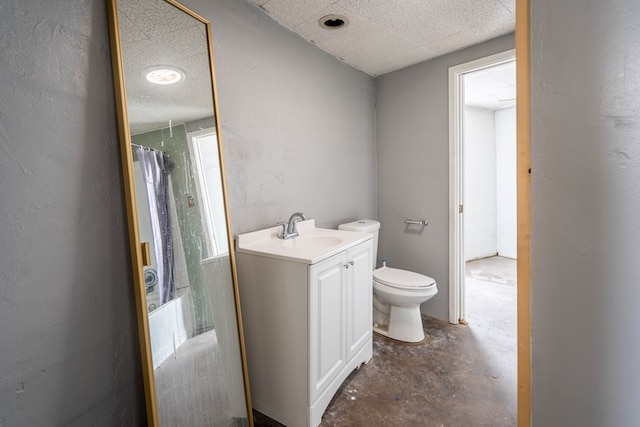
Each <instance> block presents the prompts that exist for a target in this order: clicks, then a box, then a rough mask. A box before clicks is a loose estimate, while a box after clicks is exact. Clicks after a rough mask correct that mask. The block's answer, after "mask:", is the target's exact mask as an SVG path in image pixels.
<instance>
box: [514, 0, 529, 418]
mask: <svg viewBox="0 0 640 427" xmlns="http://www.w3.org/2000/svg"><path fill="white" fill-rule="evenodd" d="M530 36H531V27H530V0H516V91H517V94H518V96H517V100H516V123H517V125H516V128H517V152H518V154H517V158H518V160H517V162H518V163H517V176H518V182H517V198H518V202H517V206H518V264H517V265H518V426H520V427H530V426H531V425H532V410H531V407H532V401H533V394H532V387H531V377H532V360H531V45H530V40H531V38H530Z"/></svg>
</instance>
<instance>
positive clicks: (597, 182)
mask: <svg viewBox="0 0 640 427" xmlns="http://www.w3.org/2000/svg"><path fill="white" fill-rule="evenodd" d="M531 6H532V8H531V34H532V40H531V49H532V55H531V57H532V64H531V73H532V171H533V172H532V177H531V179H532V181H531V206H532V224H531V231H532V241H531V269H532V278H531V279H532V301H531V304H532V321H533V421H534V425H535V426H560V425H562V426H581V427H590V426H593V427H596V426H626V425H637V424H638V420H639V419H640V405H638V396H640V364H639V363H638V361H639V360H640V339H638V325H640V310H638V304H639V301H640V269H639V268H638V256H639V254H640V221H639V220H640V163H639V162H640V78H639V74H638V73H639V70H640V27H639V26H638V22H639V21H640V3H639V2H638V1H637V0H620V1H617V2H608V3H606V4H604V3H599V2H587V3H585V2H583V1H579V0H569V1H562V2H558V1H553V0H537V1H534V2H531Z"/></svg>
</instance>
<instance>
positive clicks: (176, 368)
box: [107, 0, 253, 427]
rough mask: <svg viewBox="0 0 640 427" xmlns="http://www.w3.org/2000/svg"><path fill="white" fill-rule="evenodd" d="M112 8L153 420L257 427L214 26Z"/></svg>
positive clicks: (152, 0)
mask: <svg viewBox="0 0 640 427" xmlns="http://www.w3.org/2000/svg"><path fill="white" fill-rule="evenodd" d="M107 7H108V14H109V30H110V36H111V50H112V59H113V61H112V62H113V70H114V81H115V87H116V101H117V107H118V122H119V130H120V141H121V153H122V161H123V171H124V180H125V193H126V194H125V199H126V202H127V212H128V223H129V234H130V242H131V252H132V264H133V272H134V283H135V296H136V304H137V311H138V326H139V332H140V347H141V353H142V366H143V375H144V384H145V394H146V402H147V418H148V424H149V425H152V426H161V427H165V426H246V425H249V426H251V425H253V419H252V417H250V416H249V414H251V402H250V398H249V391H248V384H249V383H248V378H247V368H246V358H245V354H244V341H243V335H242V323H241V316H240V306H239V298H238V289H237V279H236V271H235V258H234V253H233V251H230V246H229V245H230V242H231V241H232V240H231V239H230V237H229V236H230V235H231V231H230V226H229V213H228V209H227V203H226V201H227V198H226V188H225V175H224V166H223V165H224V164H223V161H222V149H221V148H222V146H221V143H220V120H219V116H218V108H217V100H216V86H215V79H214V68H213V52H212V46H211V31H210V27H209V22H208V21H207V20H205V19H203V18H202V17H200V16H198V15H197V14H195V13H193V12H192V11H190V10H188V9H187V8H185V7H184V6H182V5H180V4H179V3H177V2H174V1H172V0H107Z"/></svg>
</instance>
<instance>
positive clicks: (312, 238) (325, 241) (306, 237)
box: [279, 233, 345, 249]
mask: <svg viewBox="0 0 640 427" xmlns="http://www.w3.org/2000/svg"><path fill="white" fill-rule="evenodd" d="M279 240H281V241H282V245H283V246H284V247H285V248H292V249H322V248H330V247H332V246H337V245H341V244H342V243H343V242H344V241H345V239H344V238H342V237H338V236H326V235H323V234H316V233H313V234H303V235H301V236H298V237H294V238H292V239H287V240H282V239H279Z"/></svg>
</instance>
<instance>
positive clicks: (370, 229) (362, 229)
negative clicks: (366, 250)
mask: <svg viewBox="0 0 640 427" xmlns="http://www.w3.org/2000/svg"><path fill="white" fill-rule="evenodd" d="M338 230H344V231H357V232H359V233H369V234H371V238H372V242H371V246H372V248H373V250H372V251H371V265H372V266H373V269H374V270H375V268H376V267H377V263H376V262H377V257H378V233H379V230H380V222H379V221H376V220H373V219H359V220H357V221H353V222H348V223H346V224H340V225H339V226H338Z"/></svg>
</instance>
